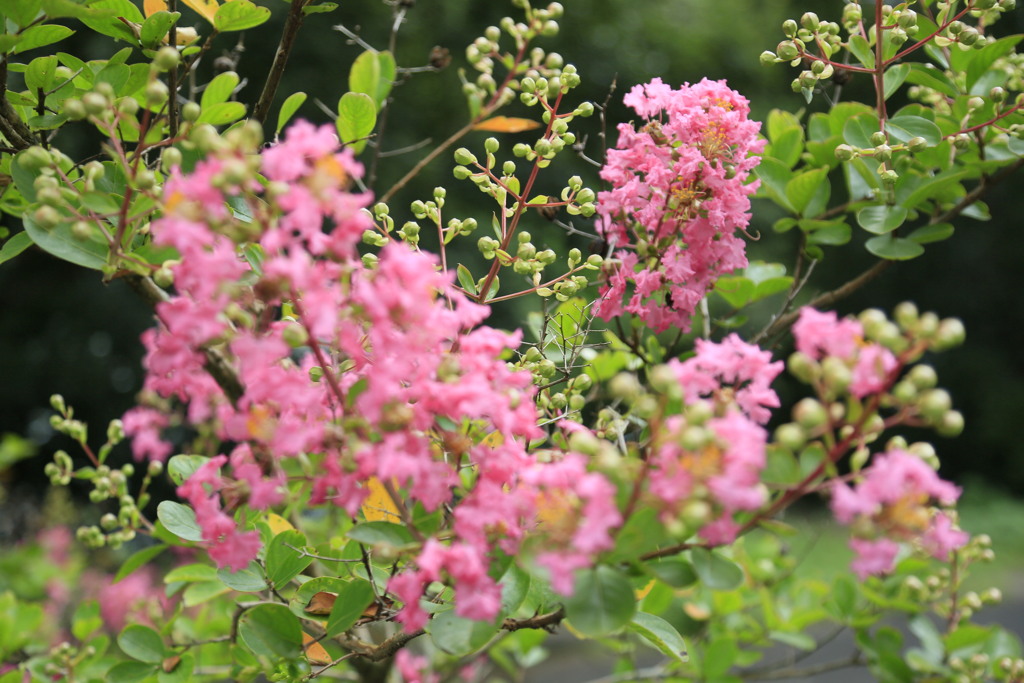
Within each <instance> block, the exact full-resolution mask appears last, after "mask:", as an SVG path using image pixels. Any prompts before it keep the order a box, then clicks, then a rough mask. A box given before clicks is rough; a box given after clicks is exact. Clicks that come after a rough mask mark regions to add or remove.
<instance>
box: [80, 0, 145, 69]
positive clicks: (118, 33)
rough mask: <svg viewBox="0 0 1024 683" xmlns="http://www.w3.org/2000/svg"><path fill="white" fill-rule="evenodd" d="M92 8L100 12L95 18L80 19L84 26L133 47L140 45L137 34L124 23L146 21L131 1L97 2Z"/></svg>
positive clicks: (106, 0)
mask: <svg viewBox="0 0 1024 683" xmlns="http://www.w3.org/2000/svg"><path fill="white" fill-rule="evenodd" d="M90 7H91V8H92V9H96V10H100V12H99V13H98V14H97V15H96V16H93V17H79V18H80V19H81V21H82V23H83V24H85V25H86V26H88V27H89V28H91V29H92V30H93V31H96V32H97V33H102V34H103V35H105V36H110V37H111V38H117V39H118V40H124V41H126V42H128V43H131V44H132V45H136V44H137V43H138V39H137V38H136V37H135V34H134V33H132V31H131V29H129V28H128V26H126V25H125V22H124V21H122V19H125V20H127V21H129V22H132V23H134V24H141V23H142V22H143V21H145V20H146V18H145V17H144V16H143V15H142V12H141V11H139V8H138V7H136V6H135V4H134V3H133V2H132V1H131V0H97V1H96V2H94V3H92V4H91V5H90ZM121 62H122V63H123V62H124V60H123V59H122V60H121Z"/></svg>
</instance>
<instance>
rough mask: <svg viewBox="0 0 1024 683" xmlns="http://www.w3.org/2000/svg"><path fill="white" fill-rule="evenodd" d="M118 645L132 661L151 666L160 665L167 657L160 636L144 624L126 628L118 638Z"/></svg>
mask: <svg viewBox="0 0 1024 683" xmlns="http://www.w3.org/2000/svg"><path fill="white" fill-rule="evenodd" d="M117 645H118V647H120V648H121V651H122V652H124V653H125V654H126V655H128V656H129V657H131V658H132V659H137V660H139V661H140V662H147V663H149V664H159V663H160V662H162V661H163V660H164V657H166V656H167V649H166V648H165V647H164V641H163V640H162V639H161V638H160V634H159V633H157V632H156V631H154V630H153V629H151V628H150V627H148V626H143V625H142V624H131V625H130V626H126V627H125V628H124V630H123V631H121V634H120V635H119V636H118V637H117Z"/></svg>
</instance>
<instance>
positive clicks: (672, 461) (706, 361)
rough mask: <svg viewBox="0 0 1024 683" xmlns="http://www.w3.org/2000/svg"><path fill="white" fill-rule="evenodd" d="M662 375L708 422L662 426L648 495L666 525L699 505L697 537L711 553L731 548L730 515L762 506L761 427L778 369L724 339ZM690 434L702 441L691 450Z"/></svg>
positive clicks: (678, 418) (766, 357) (774, 401)
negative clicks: (700, 518)
mask: <svg viewBox="0 0 1024 683" xmlns="http://www.w3.org/2000/svg"><path fill="white" fill-rule="evenodd" d="M668 367H669V368H670V369H671V371H672V373H673V375H674V378H675V381H677V382H678V384H679V387H680V389H681V391H682V395H683V401H684V403H686V404H687V405H688V406H694V407H697V408H702V410H703V409H706V410H708V411H710V413H711V414H712V415H713V417H711V418H710V419H707V420H706V421H704V422H703V423H701V424H698V425H694V424H691V423H690V421H688V420H687V418H686V417H685V415H674V416H670V417H669V418H667V419H666V420H665V421H664V423H663V424H662V426H661V429H660V430H658V433H657V434H656V436H655V440H654V443H653V447H652V455H651V459H650V462H651V465H652V471H651V474H650V483H649V485H648V490H649V491H650V493H651V494H652V495H653V496H654V498H655V500H656V502H655V505H656V506H657V507H658V508H659V509H660V510H661V517H662V519H663V520H664V521H666V522H668V521H669V520H671V519H672V518H673V517H676V516H678V515H679V514H681V513H682V511H683V510H684V508H686V507H687V506H690V505H691V504H694V503H698V504H706V505H707V507H708V511H709V512H708V514H707V515H704V520H703V523H702V524H701V525H700V529H699V534H700V536H701V537H702V538H704V539H705V540H706V541H708V542H709V543H712V544H715V545H721V544H725V543H730V542H732V541H733V540H735V538H736V534H737V533H738V532H739V529H740V525H739V524H738V523H736V521H735V515H736V513H740V512H743V511H750V510H756V509H758V508H759V507H761V506H762V505H764V503H765V501H766V500H767V492H766V490H765V488H764V486H763V485H762V484H761V471H762V470H763V469H764V467H765V462H766V457H767V456H766V445H767V440H768V434H767V432H766V431H765V429H764V427H763V426H761V423H764V422H767V420H768V418H769V417H770V416H771V413H770V410H769V409H770V408H774V407H777V406H778V405H779V399H778V396H777V395H776V393H775V391H774V390H772V388H771V383H772V381H773V380H774V379H775V377H776V376H777V375H778V374H779V372H781V370H782V363H781V362H778V361H776V362H772V361H771V354H770V353H769V352H767V351H762V350H761V349H760V348H758V347H757V346H754V345H751V344H747V343H745V342H743V341H742V340H741V339H740V338H739V337H738V336H736V335H729V336H728V337H726V338H725V339H724V340H723V341H722V342H712V341H707V340H698V341H697V344H696V355H694V356H693V357H691V358H688V359H687V360H685V361H682V362H679V361H673V362H671V363H670V364H669V365H668ZM695 433H703V434H705V435H706V436H705V438H702V439H696V442H695V441H694V434H695Z"/></svg>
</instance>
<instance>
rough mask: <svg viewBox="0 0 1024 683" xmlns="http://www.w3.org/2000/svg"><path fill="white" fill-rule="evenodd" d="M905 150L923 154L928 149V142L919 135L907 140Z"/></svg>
mask: <svg viewBox="0 0 1024 683" xmlns="http://www.w3.org/2000/svg"><path fill="white" fill-rule="evenodd" d="M907 149H908V150H910V151H911V152H923V151H924V150H926V149H928V141H927V140H925V139H924V138H923V137H921V136H920V135H919V136H917V137H913V138H910V139H909V140H907Z"/></svg>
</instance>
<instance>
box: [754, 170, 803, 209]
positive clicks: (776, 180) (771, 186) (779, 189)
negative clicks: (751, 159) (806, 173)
mask: <svg viewBox="0 0 1024 683" xmlns="http://www.w3.org/2000/svg"><path fill="white" fill-rule="evenodd" d="M754 174H755V175H757V177H758V179H760V181H761V189H760V190H759V192H762V191H763V192H764V194H765V195H766V196H767V197H768V198H769V199H771V200H772V201H773V202H775V203H776V204H778V205H779V206H781V207H782V208H784V209H786V210H787V211H792V210H793V207H792V206H791V205H790V204H789V200H788V199H786V184H787V183H788V182H789V181H790V180H791V179H792V178H793V172H792V171H790V170H789V168H788V167H787V166H786V165H785V164H784V163H782V162H781V161H779V160H778V159H772V158H770V157H768V158H764V159H761V163H760V164H758V165H757V168H755V169H754Z"/></svg>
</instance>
